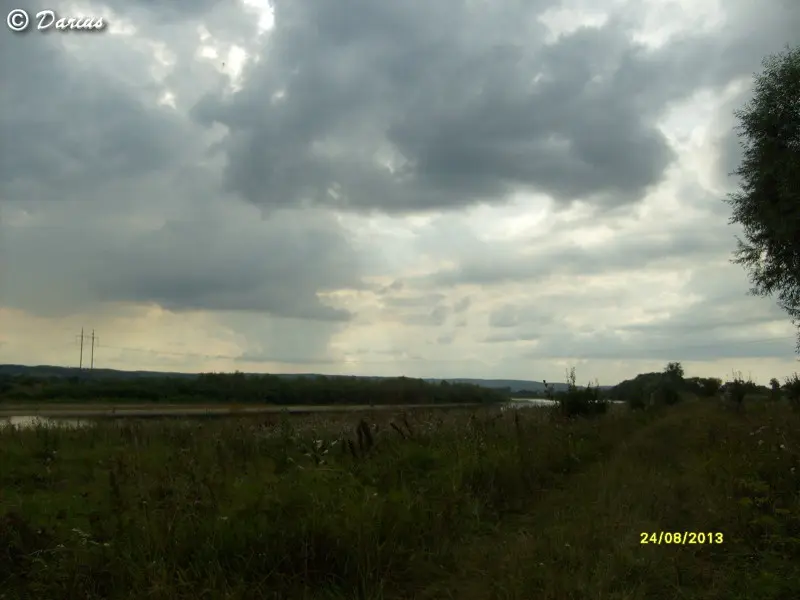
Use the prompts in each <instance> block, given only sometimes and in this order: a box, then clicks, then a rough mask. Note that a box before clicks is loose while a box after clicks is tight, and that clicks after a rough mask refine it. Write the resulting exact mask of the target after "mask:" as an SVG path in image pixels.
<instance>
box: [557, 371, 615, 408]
mask: <svg viewBox="0 0 800 600" xmlns="http://www.w3.org/2000/svg"><path fill="white" fill-rule="evenodd" d="M575 381H576V377H575V367H572V368H571V369H569V370H568V371H567V386H568V387H567V391H566V392H560V393H558V394H556V400H557V401H558V409H559V412H560V413H561V414H562V415H564V416H565V417H568V418H573V417H578V416H586V417H588V416H595V415H602V414H605V413H606V412H607V411H608V401H607V400H606V399H605V398H604V397H603V396H602V394H601V393H600V385H599V384H598V383H595V385H594V386H592V384H589V385H587V386H586V387H585V388H579V387H578V386H577V385H576V384H575Z"/></svg>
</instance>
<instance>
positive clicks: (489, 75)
mask: <svg viewBox="0 0 800 600" xmlns="http://www.w3.org/2000/svg"><path fill="white" fill-rule="evenodd" d="M401 6H402V8H401ZM546 6H547V5H546V4H541V3H540V4H536V3H524V4H523V3H511V4H509V3H503V4H484V5H481V6H480V8H476V7H475V6H474V5H470V7H469V8H467V7H466V5H465V4H464V3H462V2H460V1H456V0H451V1H449V2H444V3H436V6H435V8H434V7H431V8H422V5H419V4H413V5H411V4H409V5H405V4H403V5H400V4H397V3H385V2H384V3H365V2H362V1H361V0H350V1H349V2H346V6H342V5H341V4H337V5H335V6H334V5H330V4H329V3H319V2H311V1H302V0H301V1H292V2H282V1H281V2H277V3H276V30H275V32H274V33H273V35H271V36H270V38H269V39H268V41H267V42H266V44H265V46H264V48H263V49H262V54H264V55H265V56H268V57H269V59H268V60H264V61H261V62H260V63H259V64H258V65H257V66H255V67H253V68H252V69H250V70H249V71H248V73H247V77H246V81H245V88H244V89H243V90H242V91H241V92H239V93H238V94H235V95H233V96H225V97H222V96H213V95H210V96H208V97H207V98H206V99H205V100H204V101H203V102H201V103H200V104H199V105H198V106H197V108H196V110H195V115H196V117H197V119H198V120H199V121H200V122H202V123H206V124H210V123H213V122H218V123H222V124H224V125H225V126H227V127H228V129H229V132H230V133H229V135H228V138H227V140H226V142H225V144H224V148H225V151H226V153H227V156H228V158H229V167H228V171H227V185H228V189H229V190H234V191H237V192H239V193H241V194H242V195H243V196H244V197H246V198H248V199H249V200H251V201H252V202H255V203H257V204H260V205H264V206H270V207H276V206H286V205H294V204H298V203H304V202H311V203H315V204H323V205H327V206H336V207H346V208H352V209H373V208H377V209H380V210H384V211H387V212H401V211H408V210H421V209H432V208H440V207H456V206H463V205H466V204H471V203H474V202H476V201H478V200H490V201H494V202H497V201H502V200H503V198H504V196H505V195H506V194H507V193H509V192H511V191H513V190H514V189H515V188H520V187H529V188H534V189H538V190H540V191H545V192H548V193H551V194H553V195H554V196H555V197H556V198H558V199H561V200H572V199H574V198H580V197H605V198H606V199H607V201H608V202H612V203H619V202H630V201H633V200H635V199H637V198H638V197H639V196H640V195H641V193H642V191H643V190H644V189H646V188H647V187H649V186H650V185H653V184H655V183H657V182H658V181H659V180H660V179H661V176H662V173H663V171H664V169H665V167H666V166H667V165H668V164H669V163H670V161H671V160H672V158H673V156H672V152H671V150H669V148H668V146H667V145H666V142H665V140H664V138H663V136H662V134H661V133H660V132H659V131H658V130H657V129H656V128H655V126H654V123H653V120H652V119H653V117H654V115H656V114H657V113H658V111H659V109H660V108H662V107H663V106H664V103H663V102H654V99H653V98H652V97H648V98H647V99H646V101H645V100H644V99H642V98H641V97H640V95H637V94H641V93H643V92H644V91H645V90H646V89H647V85H649V83H650V80H651V79H652V75H651V74H650V71H649V70H648V69H649V67H650V66H651V65H650V63H649V61H648V60H647V57H646V56H645V55H644V54H643V53H642V51H641V50H640V49H637V48H636V47H634V46H632V45H631V44H630V42H629V41H628V39H627V37H626V35H627V34H626V31H625V30H624V29H623V28H621V27H620V26H619V23H618V22H616V21H615V22H613V23H612V24H610V25H608V26H606V27H604V28H602V29H581V30H578V31H577V32H575V33H574V34H572V35H569V36H566V37H564V38H561V39H560V40H559V41H558V42H556V43H555V44H554V45H552V46H544V45H543V40H544V37H545V29H544V28H543V26H542V25H541V24H540V23H538V22H537V21H536V16H537V15H538V12H539V11H540V10H541V9H542V8H545V7H546ZM443 32H448V33H444V34H443ZM594 75H603V76H604V79H602V80H600V81H598V82H592V81H591V79H592V77H593V76H594ZM638 78H641V81H639V79H638ZM621 79H622V80H621ZM629 79H630V80H631V81H628V80H629ZM633 80H636V81H633ZM620 83H622V84H624V85H620ZM683 91H684V92H688V91H689V89H684V90H683ZM279 94H282V95H283V96H282V98H280V99H279V98H278V95H279ZM379 154H383V155H384V156H385V157H386V159H391V158H394V159H395V163H396V164H395V165H394V167H395V168H394V170H393V171H392V170H390V169H388V168H386V167H385V166H384V165H382V164H380V163H379V161H378V160H377V159H376V155H379Z"/></svg>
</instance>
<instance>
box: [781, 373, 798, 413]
mask: <svg viewBox="0 0 800 600" xmlns="http://www.w3.org/2000/svg"><path fill="white" fill-rule="evenodd" d="M783 389H784V390H785V391H786V398H788V400H789V403H790V404H791V405H792V406H793V407H794V408H795V409H798V410H800V375H798V374H797V373H793V374H792V376H791V377H787V378H786V383H785V384H784V386H783Z"/></svg>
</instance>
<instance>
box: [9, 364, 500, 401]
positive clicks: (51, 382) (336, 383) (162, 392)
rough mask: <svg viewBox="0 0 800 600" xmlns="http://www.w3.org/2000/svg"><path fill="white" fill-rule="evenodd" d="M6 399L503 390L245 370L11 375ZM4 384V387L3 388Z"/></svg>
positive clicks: (481, 396)
mask: <svg viewBox="0 0 800 600" xmlns="http://www.w3.org/2000/svg"><path fill="white" fill-rule="evenodd" d="M9 381H10V382H11V384H10V387H8V386H7V387H6V388H5V393H2V392H0V402H2V401H47V402H76V401H77V402H80V401H98V400H103V399H113V400H122V401H128V402H169V403H190V402H193V403H201V402H207V403H208V402H213V403H255V402H258V403H265V404H280V405H323V404H376V405H377V404H383V405H386V404H450V403H496V402H504V401H505V400H507V399H508V394H507V393H504V392H503V391H500V390H494V389H489V388H484V387H480V386H477V385H471V384H464V383H450V384H447V385H437V384H433V383H428V382H426V381H423V380H421V379H410V378H407V377H398V378H391V379H389V378H387V379H378V378H374V379H373V378H359V377H325V376H317V377H304V376H297V377H281V376H277V375H245V374H244V373H238V372H237V373H202V374H200V375H198V376H196V377H193V378H187V377H168V376H167V377H162V378H156V377H152V378H147V379H105V378H103V379H85V378H82V379H74V380H72V381H70V380H67V379H63V378H50V379H36V378H22V377H12V378H10V379H9ZM2 389H3V388H2V387H0V390H2Z"/></svg>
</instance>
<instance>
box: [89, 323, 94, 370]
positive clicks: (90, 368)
mask: <svg viewBox="0 0 800 600" xmlns="http://www.w3.org/2000/svg"><path fill="white" fill-rule="evenodd" d="M94 340H95V337H94V329H92V358H91V362H90V363H89V364H90V365H91V366H90V367H89V370H90V371H91V370H94Z"/></svg>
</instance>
